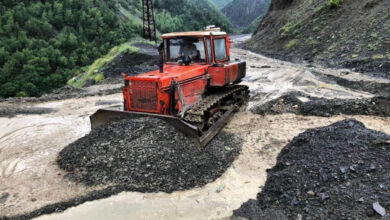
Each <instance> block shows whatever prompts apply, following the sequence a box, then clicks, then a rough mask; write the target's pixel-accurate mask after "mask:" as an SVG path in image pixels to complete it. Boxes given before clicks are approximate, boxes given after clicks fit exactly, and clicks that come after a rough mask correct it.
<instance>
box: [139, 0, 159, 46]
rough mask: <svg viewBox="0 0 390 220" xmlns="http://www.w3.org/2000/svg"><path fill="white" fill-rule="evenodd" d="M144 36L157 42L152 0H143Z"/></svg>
mask: <svg viewBox="0 0 390 220" xmlns="http://www.w3.org/2000/svg"><path fill="white" fill-rule="evenodd" d="M142 20H143V29H144V32H143V36H144V38H147V39H149V40H150V41H153V40H154V41H155V42H157V38H156V25H155V21H154V12H153V2H152V0H142Z"/></svg>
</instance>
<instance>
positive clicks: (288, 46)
mask: <svg viewBox="0 0 390 220" xmlns="http://www.w3.org/2000/svg"><path fill="white" fill-rule="evenodd" d="M298 42H299V40H297V39H293V40H290V42H288V44H286V45H285V46H284V49H285V50H288V51H291V50H292V49H294V48H295V47H296V46H297V44H298Z"/></svg>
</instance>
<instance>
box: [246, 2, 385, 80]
mask: <svg viewBox="0 0 390 220" xmlns="http://www.w3.org/2000/svg"><path fill="white" fill-rule="evenodd" d="M332 2H333V3H332ZM338 2H339V3H337V2H336V1H323V0H311V1H306V0H273V1H272V5H271V8H270V11H269V13H268V14H267V16H266V17H265V18H264V19H263V21H262V22H261V24H260V26H259V27H258V29H257V33H256V34H255V35H254V36H253V38H252V39H251V40H249V41H248V42H246V47H247V48H249V49H252V50H254V51H257V52H261V53H265V54H268V55H274V56H277V57H281V58H285V59H289V60H294V59H298V60H302V59H305V60H309V61H311V60H315V61H317V62H320V63H322V64H326V65H330V66H333V67H348V68H355V70H358V71H366V72H384V73H386V72H389V71H390V37H389V36H390V2H389V1H385V0H361V1H354V0H344V1H338ZM331 3H332V4H331ZM382 75H384V74H382ZM387 76H389V75H388V74H387Z"/></svg>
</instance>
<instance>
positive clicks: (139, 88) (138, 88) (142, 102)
mask: <svg viewBox="0 0 390 220" xmlns="http://www.w3.org/2000/svg"><path fill="white" fill-rule="evenodd" d="M130 88H131V96H130V97H131V107H132V108H135V109H145V110H157V101H158V100H157V83H156V82H147V81H131V86H130Z"/></svg>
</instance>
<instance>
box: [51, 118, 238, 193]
mask: <svg viewBox="0 0 390 220" xmlns="http://www.w3.org/2000/svg"><path fill="white" fill-rule="evenodd" d="M240 150H241V143H240V140H238V139H237V138H236V137H235V136H234V135H233V134H230V133H225V132H222V133H220V134H219V135H217V136H216V137H215V138H214V140H213V141H212V142H210V143H209V144H208V145H207V146H206V147H205V149H204V150H200V149H199V148H197V147H196V145H195V144H194V143H193V142H192V141H191V140H189V139H188V138H186V137H185V136H184V135H183V134H182V133H181V132H179V131H177V130H176V129H175V128H173V127H172V126H171V125H169V124H168V123H166V122H164V121H162V120H160V119H155V118H140V119H135V120H122V121H117V122H112V123H110V124H107V125H106V126H103V127H100V128H99V129H97V130H94V131H92V132H91V133H90V134H89V135H87V136H85V137H83V138H81V139H79V140H77V141H76V142H74V143H72V144H70V145H69V146H68V147H66V148H65V149H63V150H62V151H61V152H60V154H59V156H58V159H57V162H58V165H59V166H60V167H61V168H62V169H64V170H66V171H68V172H69V174H68V175H67V176H68V178H70V179H71V180H73V181H76V182H81V183H83V184H85V185H100V184H110V183H114V184H118V185H123V186H126V189H127V190H129V191H140V192H159V191H163V192H172V191H176V190H186V189H190V188H193V187H199V186H202V185H205V184H207V183H210V182H213V181H214V180H215V179H217V178H218V177H220V176H221V175H222V174H223V173H224V172H225V170H226V169H227V168H228V167H229V166H230V165H231V164H232V162H233V161H234V159H235V158H236V156H237V155H238V154H239V152H240Z"/></svg>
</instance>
